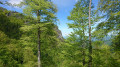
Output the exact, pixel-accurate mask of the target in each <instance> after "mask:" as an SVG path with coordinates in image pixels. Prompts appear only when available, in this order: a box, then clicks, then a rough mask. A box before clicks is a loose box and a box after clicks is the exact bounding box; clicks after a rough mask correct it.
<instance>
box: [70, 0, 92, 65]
mask: <svg viewBox="0 0 120 67" xmlns="http://www.w3.org/2000/svg"><path fill="white" fill-rule="evenodd" d="M92 8H93V5H92ZM88 11H89V0H85V1H82V0H78V2H77V3H76V5H75V8H73V10H72V11H71V13H70V15H71V16H68V19H69V20H72V21H73V22H72V23H68V26H69V28H72V29H73V33H72V34H71V35H73V36H70V37H71V38H73V39H74V38H75V40H74V41H71V42H72V43H77V44H76V45H78V47H80V46H81V47H82V48H83V49H82V50H81V51H82V56H83V61H82V63H83V66H84V65H85V64H86V61H85V56H86V54H85V52H86V46H87V44H88V43H87V42H88V37H87V35H86V34H87V31H88V30H87V28H88V27H87V26H88V15H89V13H88ZM92 13H94V11H92ZM92 17H94V15H92ZM93 21H94V18H93V19H92V22H93ZM92 24H93V23H92ZM77 37H78V38H77ZM90 50H91V49H90Z"/></svg>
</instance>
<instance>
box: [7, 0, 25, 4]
mask: <svg viewBox="0 0 120 67" xmlns="http://www.w3.org/2000/svg"><path fill="white" fill-rule="evenodd" d="M21 1H23V0H9V1H8V2H9V3H11V4H19V3H20V2H21Z"/></svg>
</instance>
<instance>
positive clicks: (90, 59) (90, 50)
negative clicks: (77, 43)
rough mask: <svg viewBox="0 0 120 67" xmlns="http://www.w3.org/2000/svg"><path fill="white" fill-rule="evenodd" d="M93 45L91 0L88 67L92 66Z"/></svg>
mask: <svg viewBox="0 0 120 67" xmlns="http://www.w3.org/2000/svg"><path fill="white" fill-rule="evenodd" d="M91 55H92V45H91V0H90V3H89V61H88V67H92V56H91Z"/></svg>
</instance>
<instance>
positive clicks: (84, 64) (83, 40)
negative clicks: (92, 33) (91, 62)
mask: <svg viewBox="0 0 120 67" xmlns="http://www.w3.org/2000/svg"><path fill="white" fill-rule="evenodd" d="M83 35H84V30H83ZM84 49H85V35H84V36H83V52H82V54H83V66H84V65H85V50H84Z"/></svg>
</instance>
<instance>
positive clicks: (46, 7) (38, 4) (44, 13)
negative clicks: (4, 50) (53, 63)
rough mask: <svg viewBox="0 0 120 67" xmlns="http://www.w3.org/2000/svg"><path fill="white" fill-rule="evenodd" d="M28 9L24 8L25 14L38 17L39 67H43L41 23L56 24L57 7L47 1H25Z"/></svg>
mask: <svg viewBox="0 0 120 67" xmlns="http://www.w3.org/2000/svg"><path fill="white" fill-rule="evenodd" d="M23 4H24V5H26V7H25V8H24V13H25V14H27V15H29V16H30V15H31V16H36V17H37V23H36V24H37V25H38V35H37V37H38V67H40V66H41V61H40V52H41V51H40V50H41V48H40V46H41V39H40V38H41V36H40V35H41V29H40V26H39V25H40V23H42V22H54V21H55V20H56V17H55V15H54V13H56V11H57V10H56V7H55V6H54V4H53V3H52V2H50V1H47V0H25V1H24V2H23Z"/></svg>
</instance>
